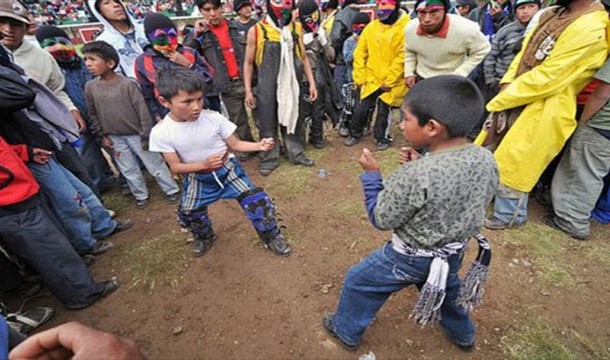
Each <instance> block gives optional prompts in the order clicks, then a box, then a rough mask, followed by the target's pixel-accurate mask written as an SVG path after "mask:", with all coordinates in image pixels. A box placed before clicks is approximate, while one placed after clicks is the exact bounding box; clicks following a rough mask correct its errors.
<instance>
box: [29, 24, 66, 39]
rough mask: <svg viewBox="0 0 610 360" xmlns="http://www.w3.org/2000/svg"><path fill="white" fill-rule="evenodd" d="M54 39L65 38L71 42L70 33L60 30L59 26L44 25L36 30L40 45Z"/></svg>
mask: <svg viewBox="0 0 610 360" xmlns="http://www.w3.org/2000/svg"><path fill="white" fill-rule="evenodd" d="M54 37H63V38H66V39H68V40H70V37H69V36H68V33H66V32H65V31H64V30H63V29H60V28H58V27H57V26H53V25H43V26H41V27H39V28H38V29H36V40H38V42H39V43H42V42H43V41H45V40H46V39H48V38H54Z"/></svg>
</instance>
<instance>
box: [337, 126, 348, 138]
mask: <svg viewBox="0 0 610 360" xmlns="http://www.w3.org/2000/svg"><path fill="white" fill-rule="evenodd" d="M339 136H341V137H348V136H349V129H348V128H346V127H343V126H341V127H339Z"/></svg>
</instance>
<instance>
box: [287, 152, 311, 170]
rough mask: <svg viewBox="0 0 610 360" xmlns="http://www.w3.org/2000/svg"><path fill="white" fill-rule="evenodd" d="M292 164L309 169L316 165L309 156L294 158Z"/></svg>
mask: <svg viewBox="0 0 610 360" xmlns="http://www.w3.org/2000/svg"><path fill="white" fill-rule="evenodd" d="M292 163H293V164H295V165H303V166H307V167H312V166H314V164H315V163H314V161H313V160H311V159H310V158H308V157H307V156H305V155H303V154H301V155H299V156H297V157H296V158H294V160H293V161H292Z"/></svg>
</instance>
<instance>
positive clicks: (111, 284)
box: [64, 279, 119, 310]
mask: <svg viewBox="0 0 610 360" xmlns="http://www.w3.org/2000/svg"><path fill="white" fill-rule="evenodd" d="M98 285H99V286H100V291H99V292H97V293H95V294H94V295H91V296H89V297H88V298H87V299H86V300H84V301H81V302H76V303H71V304H64V307H65V308H66V309H70V310H80V309H84V308H86V307H89V306H91V305H93V304H95V303H96V302H97V301H99V300H101V299H102V298H104V297H106V296H108V295H110V294H112V293H113V292H115V291H116V289H118V288H119V283H118V282H117V281H116V280H114V279H113V280H107V281H102V282H101V283H98Z"/></svg>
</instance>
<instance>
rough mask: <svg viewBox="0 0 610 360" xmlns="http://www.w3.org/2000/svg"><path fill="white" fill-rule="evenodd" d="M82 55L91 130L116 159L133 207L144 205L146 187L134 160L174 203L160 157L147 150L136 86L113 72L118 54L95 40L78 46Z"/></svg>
mask: <svg viewBox="0 0 610 360" xmlns="http://www.w3.org/2000/svg"><path fill="white" fill-rule="evenodd" d="M82 52H83V54H84V55H85V65H86V66H87V69H89V71H90V72H91V74H92V75H93V76H95V77H96V78H95V79H93V80H91V81H89V82H87V85H86V86H85V98H86V101H87V108H88V110H89V117H90V121H91V128H92V131H93V133H94V134H95V135H96V136H97V137H98V138H101V143H102V146H104V147H105V148H106V149H108V150H109V152H110V153H111V154H112V156H113V157H114V159H115V160H116V163H117V166H118V168H119V171H120V172H121V174H122V175H123V176H124V177H125V179H126V180H127V185H129V190H131V193H132V194H133V195H134V197H135V198H136V206H138V207H139V208H143V207H146V206H147V205H148V188H147V186H146V181H145V179H144V176H143V175H142V171H141V170H140V164H139V163H138V160H137V159H138V158H139V159H140V160H141V161H142V163H143V164H144V166H145V167H146V169H147V170H148V172H149V173H150V174H151V175H152V176H153V177H154V178H155V181H156V182H157V184H159V187H160V188H161V190H163V192H164V193H165V196H166V197H167V199H168V200H169V201H171V202H175V201H177V200H178V193H179V192H180V188H179V187H178V185H177V184H176V182H175V181H174V179H173V178H172V175H171V173H170V171H169V169H168V167H167V165H166V164H165V162H164V161H163V158H162V157H161V155H159V154H157V153H153V152H150V151H148V136H149V135H150V130H151V129H152V126H153V119H152V117H151V116H150V112H149V111H148V107H147V106H146V102H145V101H144V96H143V95H142V93H141V92H140V88H139V87H138V84H137V83H136V82H135V81H134V80H131V79H129V78H126V77H123V76H121V75H118V74H117V73H115V71H114V70H115V69H116V67H117V66H118V64H119V55H118V54H117V52H116V50H114V48H113V47H112V46H110V45H109V44H107V43H105V42H103V41H94V42H91V43H88V44H86V45H85V46H83V49H82Z"/></svg>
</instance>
